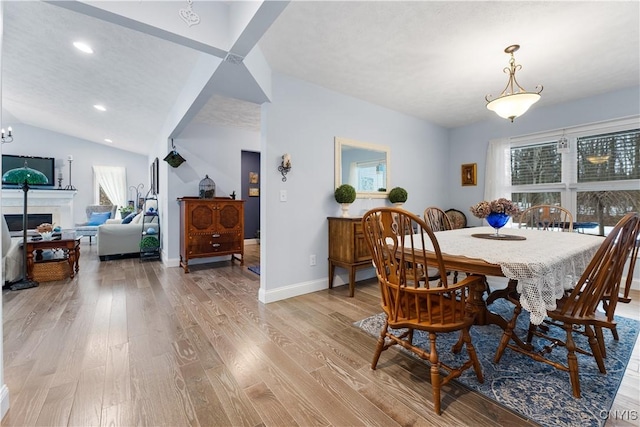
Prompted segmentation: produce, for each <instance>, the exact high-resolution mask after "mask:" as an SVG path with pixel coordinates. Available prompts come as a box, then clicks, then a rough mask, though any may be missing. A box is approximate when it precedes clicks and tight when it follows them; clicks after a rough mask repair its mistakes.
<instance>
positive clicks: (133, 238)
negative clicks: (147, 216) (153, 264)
mask: <svg viewBox="0 0 640 427" xmlns="http://www.w3.org/2000/svg"><path fill="white" fill-rule="evenodd" d="M150 227H152V228H154V229H155V230H156V231H157V230H158V224H157V223H155V222H154V223H153V224H145V229H149V228H150ZM140 239H142V214H138V215H136V216H135V218H134V219H133V220H132V221H131V222H130V223H129V224H122V220H120V219H108V220H107V222H106V223H105V224H102V225H100V226H98V256H99V257H100V260H101V261H105V260H107V259H109V258H112V257H116V256H122V255H130V254H140Z"/></svg>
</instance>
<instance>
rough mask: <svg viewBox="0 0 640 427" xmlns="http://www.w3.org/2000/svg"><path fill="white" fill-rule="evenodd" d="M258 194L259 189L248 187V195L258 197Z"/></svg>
mask: <svg viewBox="0 0 640 427" xmlns="http://www.w3.org/2000/svg"><path fill="white" fill-rule="evenodd" d="M259 195H260V189H259V188H258V187H254V188H249V197H258V196H259Z"/></svg>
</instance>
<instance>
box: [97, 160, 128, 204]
mask: <svg viewBox="0 0 640 427" xmlns="http://www.w3.org/2000/svg"><path fill="white" fill-rule="evenodd" d="M93 178H94V195H95V196H94V197H95V200H96V202H97V203H99V204H102V203H103V201H104V196H106V198H107V199H108V200H109V203H107V204H113V205H118V206H125V205H126V203H127V184H126V182H127V181H126V178H127V172H126V169H125V168H124V167H122V166H93Z"/></svg>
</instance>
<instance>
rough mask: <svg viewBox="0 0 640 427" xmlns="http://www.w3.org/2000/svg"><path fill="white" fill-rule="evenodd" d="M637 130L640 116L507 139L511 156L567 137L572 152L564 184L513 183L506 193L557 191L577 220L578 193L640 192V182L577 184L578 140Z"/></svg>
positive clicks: (564, 157)
mask: <svg viewBox="0 0 640 427" xmlns="http://www.w3.org/2000/svg"><path fill="white" fill-rule="evenodd" d="M633 129H640V115H636V116H630V117H624V118H620V119H614V120H607V121H602V122H597V123H589V124H585V125H578V126H571V127H567V128H564V129H554V130H549V131H543V132H536V133H531V134H527V135H520V136H514V137H510V138H507V141H508V144H509V154H510V153H511V150H512V149H513V148H521V147H526V146H532V145H538V144H544V143H553V142H557V141H558V139H559V138H561V137H563V136H564V137H565V138H567V139H568V140H569V150H568V152H566V153H561V156H562V157H561V161H562V170H561V174H562V175H561V176H562V179H563V181H562V182H560V183H546V184H526V185H511V183H509V185H508V186H505V187H504V188H503V189H502V190H503V191H505V192H508V193H509V194H513V193H537V192H554V191H555V192H560V199H561V205H562V206H564V207H565V208H567V209H569V211H571V213H572V214H573V215H574V216H575V215H576V212H577V194H578V192H581V191H606V190H616V191H624V190H637V189H638V188H640V179H629V180H615V181H596V182H593V181H592V182H582V183H578V182H577V181H578V172H577V167H578V164H577V151H578V147H577V146H578V143H577V140H578V138H581V137H589V136H594V135H598V134H604V133H614V132H624V131H628V130H633Z"/></svg>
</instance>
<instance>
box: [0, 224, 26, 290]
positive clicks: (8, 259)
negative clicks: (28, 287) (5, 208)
mask: <svg viewBox="0 0 640 427" xmlns="http://www.w3.org/2000/svg"><path fill="white" fill-rule="evenodd" d="M21 241H22V237H14V238H13V239H12V238H11V233H9V227H8V226H7V222H6V221H5V219H4V215H2V283H3V284H5V283H12V282H15V281H17V280H18V279H21V278H22V262H23V261H22V260H23V255H22V245H21V244H20V242H21Z"/></svg>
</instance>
